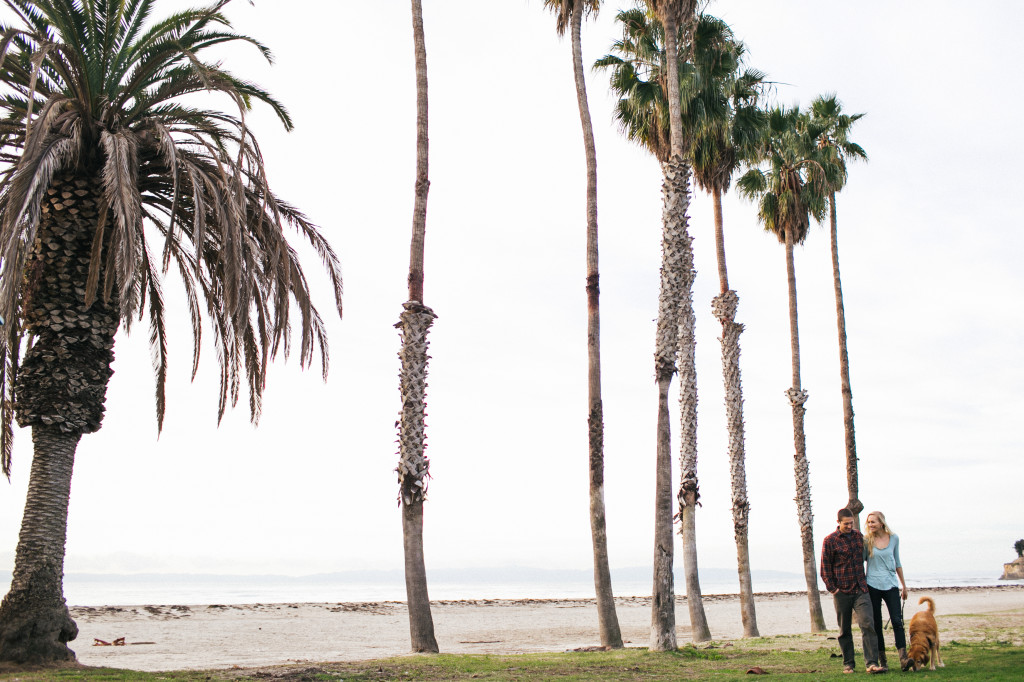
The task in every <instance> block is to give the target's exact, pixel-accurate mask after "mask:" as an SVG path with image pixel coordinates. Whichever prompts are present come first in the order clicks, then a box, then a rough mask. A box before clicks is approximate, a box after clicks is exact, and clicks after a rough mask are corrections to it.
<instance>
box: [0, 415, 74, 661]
mask: <svg viewBox="0 0 1024 682" xmlns="http://www.w3.org/2000/svg"><path fill="white" fill-rule="evenodd" d="M80 439H81V434H78V433H66V432H64V431H62V430H61V429H60V428H59V427H57V426H42V425H40V426H35V427H33V429H32V441H33V444H34V446H35V455H34V456H33V458H32V471H31V474H30V476H29V485H28V494H27V498H26V501H25V515H24V517H23V518H22V522H21V534H20V535H19V536H18V547H17V550H16V552H15V559H14V576H13V579H12V581H11V590H10V592H8V593H7V596H6V597H4V600H3V603H0V660H2V661H11V662H14V663H52V662H55V661H71V660H75V652H74V651H72V650H71V649H70V648H68V646H67V643H68V642H70V641H72V640H73V639H75V637H77V636H78V626H77V625H76V624H75V621H73V620H72V619H71V615H70V614H69V613H68V607H67V603H66V602H65V600H64V586H63V583H64V543H65V539H66V538H67V518H68V500H69V499H70V496H71V472H72V469H73V467H74V462H75V449H76V448H77V447H78V441H79V440H80Z"/></svg>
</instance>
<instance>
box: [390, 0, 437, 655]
mask: <svg viewBox="0 0 1024 682" xmlns="http://www.w3.org/2000/svg"><path fill="white" fill-rule="evenodd" d="M412 25H413V43H414V47H415V53H416V187H415V201H414V205H413V227H412V242H411V245H410V252H409V301H408V302H406V303H405V305H404V308H405V310H404V311H403V313H402V315H401V320H400V321H399V323H398V325H396V326H398V327H399V330H400V334H401V337H402V350H401V353H400V357H401V364H402V369H401V377H400V379H401V382H400V383H401V393H402V414H401V419H400V422H399V449H400V452H399V456H400V459H399V464H398V478H399V485H400V495H401V502H402V505H403V509H402V539H403V546H404V550H405V589H406V598H407V602H408V608H409V634H410V637H411V640H412V650H413V651H414V652H437V651H438V646H437V640H436V639H435V637H434V621H433V617H432V616H431V613H430V597H429V595H428V593H427V572H426V562H425V560H424V556H423V501H424V498H425V496H426V484H427V478H428V476H429V473H428V468H429V461H428V460H427V457H426V453H425V451H424V450H425V446H426V434H425V425H424V415H425V407H426V385H427V359H428V356H427V346H428V343H427V332H428V331H429V330H430V326H431V325H432V324H433V321H434V318H435V317H436V315H434V312H433V311H432V310H431V309H430V308H429V307H427V306H425V305H424V304H423V252H424V241H425V237H426V226H427V192H428V191H429V189H430V181H429V175H428V165H427V161H428V138H427V49H426V43H425V40H424V36H423V8H422V5H421V4H420V0H412Z"/></svg>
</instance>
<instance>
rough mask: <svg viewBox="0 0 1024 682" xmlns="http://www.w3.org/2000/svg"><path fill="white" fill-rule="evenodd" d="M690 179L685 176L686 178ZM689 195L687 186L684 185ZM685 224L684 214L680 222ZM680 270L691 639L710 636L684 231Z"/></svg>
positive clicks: (683, 503)
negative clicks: (700, 550) (700, 553)
mask: <svg viewBox="0 0 1024 682" xmlns="http://www.w3.org/2000/svg"><path fill="white" fill-rule="evenodd" d="M686 179H687V180H688V179H689V178H688V177H687V178H686ZM686 191H687V196H689V186H688V184H687V186H686ZM682 224H683V226H684V228H685V226H686V216H685V215H684V216H683V222H682ZM682 243H683V246H684V248H683V249H682V250H681V253H680V255H681V256H682V263H681V266H682V272H683V275H684V283H685V286H684V288H683V290H682V291H681V292H680V298H679V432H680V436H679V460H680V467H679V469H680V482H679V493H678V495H677V501H678V503H679V519H680V522H681V523H680V534H681V535H682V540H683V572H684V575H685V580H686V606H687V608H688V610H689V612H690V636H691V638H692V639H693V641H694V642H706V641H708V640H709V639H711V629H710V628H709V627H708V621H707V617H706V616H705V615H704V599H703V597H702V595H701V590H700V576H699V574H698V570H697V519H696V515H697V504H698V503H699V501H700V489H699V486H698V483H697V361H696V324H697V318H696V315H695V314H694V311H693V294H692V292H693V279H694V275H695V273H696V271H695V270H694V267H693V243H692V241H691V239H690V235H689V234H688V233H687V232H686V231H685V229H684V232H683V242H682Z"/></svg>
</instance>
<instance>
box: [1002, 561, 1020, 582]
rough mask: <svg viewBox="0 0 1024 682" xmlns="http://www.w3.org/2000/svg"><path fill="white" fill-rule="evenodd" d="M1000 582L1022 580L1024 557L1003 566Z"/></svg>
mask: <svg viewBox="0 0 1024 682" xmlns="http://www.w3.org/2000/svg"><path fill="white" fill-rule="evenodd" d="M999 579H1000V580H1024V557H1017V559H1016V560H1014V561H1011V562H1010V563H1008V564H1003V575H1002V576H1001V577H1000V578H999Z"/></svg>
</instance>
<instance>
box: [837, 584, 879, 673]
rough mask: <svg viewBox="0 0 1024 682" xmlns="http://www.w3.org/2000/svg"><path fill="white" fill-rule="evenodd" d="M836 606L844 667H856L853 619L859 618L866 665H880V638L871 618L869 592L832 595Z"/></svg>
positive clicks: (858, 623) (858, 624)
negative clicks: (876, 633)
mask: <svg viewBox="0 0 1024 682" xmlns="http://www.w3.org/2000/svg"><path fill="white" fill-rule="evenodd" d="M832 601H833V602H835V605H836V621H837V622H838V624H839V649H840V650H841V651H842V652H843V667H850V668H854V667H856V665H855V663H856V660H857V659H856V658H855V657H854V654H853V617H854V616H856V617H857V626H858V627H860V634H861V642H862V644H863V646H864V665H865V666H869V665H878V637H877V636H876V635H875V621H874V620H873V619H872V618H871V598H870V597H868V593H867V592H861V593H860V594H846V593H844V592H836V593H835V594H833V595H832Z"/></svg>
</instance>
